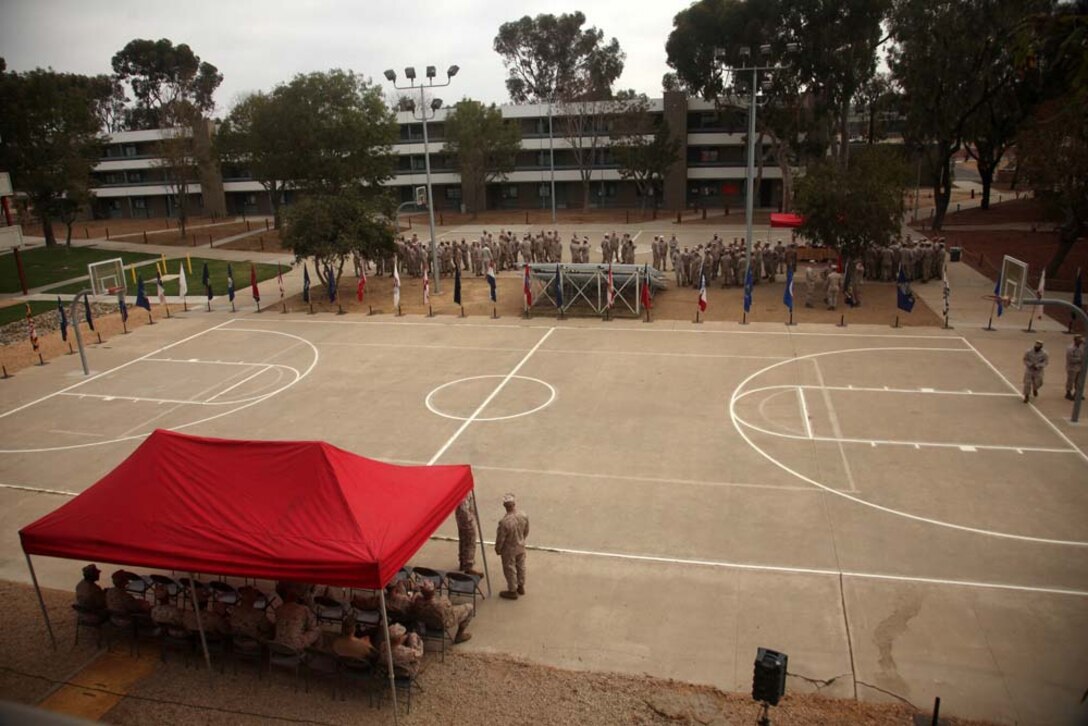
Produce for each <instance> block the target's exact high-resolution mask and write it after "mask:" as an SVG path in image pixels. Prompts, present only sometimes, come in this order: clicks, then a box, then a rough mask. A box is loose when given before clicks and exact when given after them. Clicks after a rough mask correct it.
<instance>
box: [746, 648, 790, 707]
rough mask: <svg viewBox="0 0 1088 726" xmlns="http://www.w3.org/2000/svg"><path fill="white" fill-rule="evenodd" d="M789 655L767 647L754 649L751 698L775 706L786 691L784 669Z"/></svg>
mask: <svg viewBox="0 0 1088 726" xmlns="http://www.w3.org/2000/svg"><path fill="white" fill-rule="evenodd" d="M788 663H789V656H788V655H786V654H785V653H779V652H778V651H776V650H771V649H769V648H759V649H758V650H757V651H756V664H755V675H754V677H753V678H752V698H753V699H754V700H756V701H760V702H763V703H769V704H770V705H772V706H777V705H778V701H779V699H781V698H782V696H784V695H785V693H786V670H787V665H788Z"/></svg>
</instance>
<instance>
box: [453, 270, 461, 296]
mask: <svg viewBox="0 0 1088 726" xmlns="http://www.w3.org/2000/svg"><path fill="white" fill-rule="evenodd" d="M453 304H454V305H460V304H461V266H460V265H455V266H454V268H453Z"/></svg>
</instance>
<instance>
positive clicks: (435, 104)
mask: <svg viewBox="0 0 1088 726" xmlns="http://www.w3.org/2000/svg"><path fill="white" fill-rule="evenodd" d="M440 108H442V99H441V98H435V99H433V100H432V101H431V110H432V111H437V110H438V109H440Z"/></svg>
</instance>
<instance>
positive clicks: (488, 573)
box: [469, 488, 491, 597]
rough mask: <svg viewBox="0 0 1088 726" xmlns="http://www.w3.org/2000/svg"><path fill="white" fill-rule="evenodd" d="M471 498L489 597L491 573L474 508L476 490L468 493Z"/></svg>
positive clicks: (478, 518) (481, 529) (476, 510)
mask: <svg viewBox="0 0 1088 726" xmlns="http://www.w3.org/2000/svg"><path fill="white" fill-rule="evenodd" d="M469 495H470V496H471V497H472V513H473V514H475V515H476V531H477V532H479V535H480V537H479V538H480V559H482V560H483V561H484V579H485V580H486V581H487V596H488V597H491V571H490V570H488V569H487V546H486V545H485V544H484V529H483V527H482V526H481V525H480V509H479V508H478V507H477V506H476V489H475V488H473V489H472V491H470V492H469Z"/></svg>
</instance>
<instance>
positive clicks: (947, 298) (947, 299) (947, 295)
mask: <svg viewBox="0 0 1088 726" xmlns="http://www.w3.org/2000/svg"><path fill="white" fill-rule="evenodd" d="M941 295H942V297H943V298H944V317H946V318H947V317H948V310H949V308H950V307H951V302H952V288H951V286H949V284H948V266H947V265H945V268H944V290H943V291H942V293H941Z"/></svg>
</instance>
